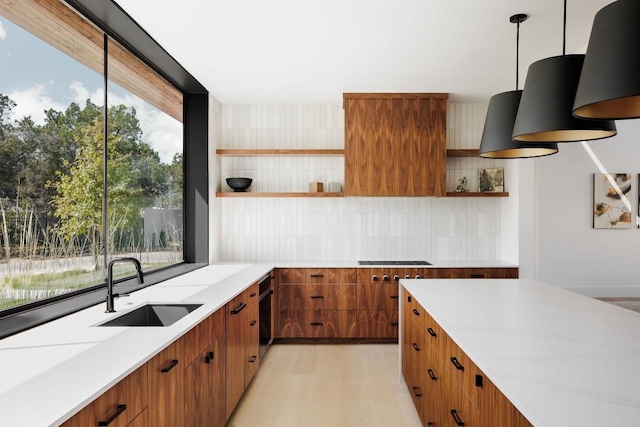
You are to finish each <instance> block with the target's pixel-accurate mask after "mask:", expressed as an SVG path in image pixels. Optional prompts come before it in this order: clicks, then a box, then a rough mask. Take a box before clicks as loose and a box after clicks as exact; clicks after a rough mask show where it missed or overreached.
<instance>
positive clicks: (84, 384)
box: [0, 264, 273, 427]
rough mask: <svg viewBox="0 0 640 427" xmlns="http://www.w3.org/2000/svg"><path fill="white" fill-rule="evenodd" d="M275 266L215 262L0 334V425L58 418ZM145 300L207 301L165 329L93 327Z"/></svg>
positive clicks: (49, 422) (37, 425)
mask: <svg viewBox="0 0 640 427" xmlns="http://www.w3.org/2000/svg"><path fill="white" fill-rule="evenodd" d="M272 268H273V265H268V264H257V265H248V264H228V265H212V266H207V267H203V268H201V269H198V270H195V271H193V272H191V273H188V274H185V275H182V276H180V277H177V278H174V279H171V280H167V281H165V282H162V283H159V284H157V285H154V286H150V287H148V288H144V289H142V290H140V291H137V292H134V293H132V294H131V296H130V297H126V298H118V299H116V301H115V309H116V313H109V314H107V313H105V312H104V310H105V305H104V304H100V305H97V306H93V307H90V308H88V309H85V310H82V311H80V312H78V313H75V314H72V315H69V316H66V317H63V318H61V319H58V320H56V321H53V322H49V323H47V324H44V325H41V326H38V327H36V328H33V329H30V330H28V331H25V332H22V333H19V334H17V335H13V336H11V337H8V338H5V339H3V340H0V425H2V426H7V427H9V426H11V427H14V426H15V427H18V426H20V427H23V426H24V427H42V426H56V425H59V424H61V423H62V422H63V421H65V420H66V419H67V418H69V416H70V415H72V414H74V413H75V412H77V411H78V410H79V409H81V408H82V407H84V406H86V405H87V404H88V403H90V402H91V401H93V400H94V399H95V398H96V397H98V396H100V395H101V394H102V393H103V392H105V391H106V390H108V389H109V388H111V387H112V386H113V385H115V384H116V383H117V382H118V381H120V380H121V379H122V378H124V377H125V376H127V375H128V374H130V373H131V372H133V371H134V370H135V369H136V368H138V367H140V366H141V365H143V364H144V363H145V362H147V361H148V360H149V359H151V358H152V357H153V356H155V355H156V354H157V353H159V352H160V351H161V350H163V349H164V348H165V347H167V346H168V345H169V344H171V343H172V342H173V341H175V340H176V339H177V338H179V337H180V336H182V335H184V334H185V333H186V332H187V331H188V330H190V329H191V328H192V327H193V326H195V325H196V324H198V323H199V322H200V321H202V320H203V319H204V318H206V317H207V316H209V315H210V314H211V313H213V312H215V311H216V310H218V309H220V308H221V307H223V306H224V305H225V304H226V303H227V302H229V301H230V300H231V299H233V298H234V297H235V296H237V295H238V294H239V293H240V292H242V291H243V290H244V289H246V288H247V287H248V286H249V285H251V284H252V283H255V282H256V281H257V280H259V279H260V278H262V277H263V276H264V275H266V274H268V273H269V271H270V270H271V269H272ZM147 302H153V303H165V302H169V303H175V302H193V303H202V304H203V305H202V306H201V307H199V308H198V309H196V310H195V311H193V312H191V313H189V314H188V315H187V316H185V317H183V318H182V319H180V320H179V321H177V322H176V323H174V324H173V325H171V326H167V327H158V328H149V327H142V328H135V327H133V328H132V327H96V326H95V325H96V324H99V323H103V322H104V321H106V320H109V319H112V318H114V317H118V316H120V315H122V314H123V313H125V312H127V311H129V310H130V309H133V308H136V307H138V306H140V305H143V304H145V303H147Z"/></svg>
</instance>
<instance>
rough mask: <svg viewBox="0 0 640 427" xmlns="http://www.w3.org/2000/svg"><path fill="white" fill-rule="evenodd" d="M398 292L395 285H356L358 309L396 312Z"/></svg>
mask: <svg viewBox="0 0 640 427" xmlns="http://www.w3.org/2000/svg"><path fill="white" fill-rule="evenodd" d="M399 292H400V288H399V285H398V284H397V283H383V284H358V309H359V310H377V311H378V310H397V309H398V294H399Z"/></svg>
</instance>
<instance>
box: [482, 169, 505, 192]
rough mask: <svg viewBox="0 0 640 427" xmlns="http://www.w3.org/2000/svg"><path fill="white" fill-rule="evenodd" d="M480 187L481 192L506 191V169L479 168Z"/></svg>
mask: <svg viewBox="0 0 640 427" xmlns="http://www.w3.org/2000/svg"><path fill="white" fill-rule="evenodd" d="M478 189H479V190H480V192H481V193H502V192H503V191H504V169H503V168H497V169H479V170H478Z"/></svg>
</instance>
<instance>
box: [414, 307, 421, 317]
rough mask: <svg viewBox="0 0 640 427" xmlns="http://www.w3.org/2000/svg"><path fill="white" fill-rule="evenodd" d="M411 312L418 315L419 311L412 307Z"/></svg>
mask: <svg viewBox="0 0 640 427" xmlns="http://www.w3.org/2000/svg"><path fill="white" fill-rule="evenodd" d="M413 314H415V315H416V316H420V312H419V311H418V310H416V309H415V308H414V309H413Z"/></svg>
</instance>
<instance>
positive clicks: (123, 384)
mask: <svg viewBox="0 0 640 427" xmlns="http://www.w3.org/2000/svg"><path fill="white" fill-rule="evenodd" d="M147 382H148V371H147V365H146V364H145V365H143V366H142V367H140V368H138V369H136V370H135V371H134V372H132V373H131V374H129V375H128V376H127V377H125V378H124V379H122V381H120V382H119V383H117V384H116V385H114V386H113V387H111V388H110V389H109V390H107V391H106V392H105V393H104V394H102V396H100V397H98V398H97V399H96V400H94V401H93V402H91V403H90V404H89V405H87V406H86V407H84V408H83V409H82V410H80V412H78V413H77V414H76V415H74V416H73V417H71V418H70V419H69V420H67V421H66V422H65V423H64V424H62V426H63V427H87V426H97V425H99V424H98V423H100V422H107V421H111V422H110V424H109V427H125V426H127V425H128V424H129V423H131V422H132V421H133V420H134V419H135V418H136V417H137V416H138V414H140V413H141V412H142V411H143V409H144V408H146V407H147V404H148V401H147V399H148V396H147V390H148V389H147Z"/></svg>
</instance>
